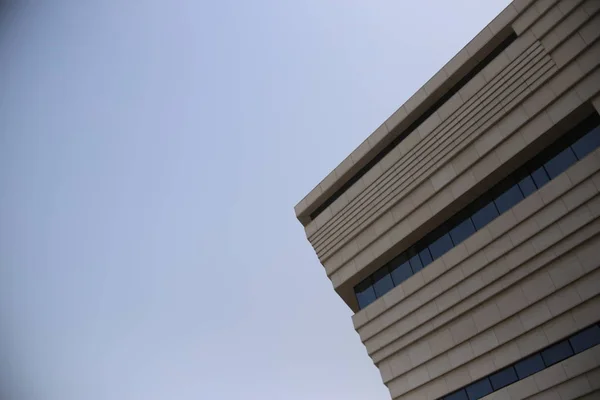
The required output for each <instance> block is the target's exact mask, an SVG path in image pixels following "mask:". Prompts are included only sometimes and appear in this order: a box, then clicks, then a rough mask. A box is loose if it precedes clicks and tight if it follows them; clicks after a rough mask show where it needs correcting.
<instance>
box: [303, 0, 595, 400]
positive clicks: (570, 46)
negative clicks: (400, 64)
mask: <svg viewBox="0 0 600 400" xmlns="http://www.w3.org/2000/svg"><path fill="white" fill-rule="evenodd" d="M506 26H510V27H512V28H513V29H514V31H515V32H516V33H517V34H518V38H517V40H516V41H515V42H514V43H512V44H511V45H510V46H509V47H508V48H507V49H506V50H504V51H503V52H502V53H501V54H500V55H499V56H498V57H497V58H496V59H495V60H494V61H493V62H492V63H491V64H489V65H488V66H487V67H486V68H484V69H483V70H482V71H481V72H480V73H478V74H477V75H476V76H475V77H474V78H473V79H472V80H471V81H470V82H469V83H468V84H467V85H466V86H465V87H463V88H462V89H461V90H460V91H459V92H458V93H456V94H455V95H454V96H452V98H450V99H449V100H448V101H447V102H446V103H445V104H444V105H443V106H442V107H441V108H440V109H438V110H437V111H436V112H435V113H434V114H433V115H432V116H431V117H430V118H428V119H427V120H426V121H425V122H423V123H422V124H421V125H420V126H419V127H418V128H417V129H416V130H415V131H414V132H412V133H410V135H409V136H408V137H407V138H406V139H405V140H404V141H403V142H401V143H400V145H398V146H397V147H396V148H395V149H394V150H393V151H392V152H391V153H389V154H388V155H387V156H386V157H384V158H383V159H382V160H381V161H380V162H379V163H377V164H376V165H375V167H374V168H373V169H372V170H371V171H369V172H368V173H367V174H366V175H365V176H363V177H362V178H361V179H360V180H359V181H357V182H356V183H355V184H354V185H353V186H352V187H351V188H350V189H349V190H348V191H347V192H346V193H345V194H344V195H343V196H342V197H340V198H339V199H338V200H336V201H334V202H333V203H332V204H331V205H330V206H329V207H328V208H327V209H326V210H325V211H324V212H323V213H321V215H319V216H318V217H317V218H316V219H315V220H314V221H310V220H309V219H307V218H306V217H307V213H309V212H310V210H311V209H314V207H315V204H317V203H318V202H319V199H321V200H322V199H323V197H324V196H325V195H326V194H328V193H329V194H330V193H331V191H332V188H336V187H339V186H340V182H343V179H341V177H342V176H344V174H345V173H347V170H349V169H348V168H351V167H350V165H360V162H361V160H364V159H365V157H366V158H368V154H369V151H372V150H373V149H375V148H377V146H378V145H379V144H380V143H384V142H385V140H386V137H387V136H386V135H388V136H389V135H391V133H393V131H394V129H395V127H396V126H399V125H400V124H402V121H403V119H405V118H410V115H411V112H413V111H414V110H417V109H418V107H419V104H421V103H423V104H427V101H428V100H427V96H428V94H430V93H433V92H434V91H435V90H436V89H437V88H443V87H445V86H444V85H446V80H447V77H449V76H452V74H454V73H455V72H456V71H458V70H459V69H460V68H462V67H463V66H465V65H468V64H469V63H473V62H476V61H477V60H476V59H477V57H475V58H473V57H472V56H471V55H473V54H476V50H475V49H481V48H484V47H485V46H487V45H489V41H490V40H496V39H494V35H497V34H498V33H499V32H500V33H501V32H503V29H506ZM457 57H458V58H457V60H460V61H451V62H450V63H449V65H446V66H445V67H444V68H443V69H442V70H441V71H440V72H439V73H438V74H436V76H435V77H434V78H432V80H431V81H430V82H428V83H427V84H426V85H425V86H424V88H423V89H421V90H420V92H421V93H417V94H415V96H413V98H411V99H410V100H409V101H408V102H407V103H406V104H405V105H404V106H403V107H401V109H400V110H399V111H398V112H397V114H395V115H394V116H392V117H390V119H389V120H388V121H386V122H385V123H384V124H383V125H382V127H380V128H379V130H378V131H376V132H375V133H374V134H373V135H371V136H370V137H369V139H368V140H367V141H365V143H367V144H366V145H364V146H363V148H362V149H361V148H360V147H359V149H357V150H356V151H355V152H354V153H353V154H352V155H351V156H349V159H350V160H353V161H352V162H348V161H344V162H343V163H342V164H344V163H346V165H345V166H340V168H342V169H340V170H339V171H338V170H337V169H336V171H337V172H336V171H333V173H332V175H331V176H330V177H329V178H326V179H325V180H324V181H323V182H321V183H320V185H319V186H318V187H317V188H316V189H315V190H313V191H312V192H311V193H309V195H308V196H307V197H306V198H305V199H303V200H302V201H301V202H300V204H299V205H298V206H297V208H296V212H297V215H298V217H299V219H300V220H301V221H302V222H303V224H304V225H305V229H306V233H307V237H308V239H309V241H310V242H311V244H312V246H313V247H314V249H315V252H316V253H317V255H318V256H319V259H320V260H321V262H322V264H323V266H324V267H325V270H326V272H327V275H328V276H329V278H330V279H331V281H332V283H333V286H334V288H335V290H336V291H337V292H338V293H339V294H340V296H341V297H342V299H343V300H344V301H345V302H346V303H347V304H348V305H349V306H350V307H351V308H352V309H353V310H354V311H357V310H358V307H357V304H356V300H355V298H354V293H353V287H354V286H355V285H356V284H357V283H358V282H360V281H361V280H362V279H364V278H365V277H366V276H368V275H369V274H371V273H372V272H374V271H375V270H377V269H378V268H379V267H381V266H382V265H383V264H384V263H385V262H387V261H389V260H390V259H392V258H393V257H395V256H396V255H398V254H399V253H400V252H401V251H403V250H405V249H406V248H408V247H410V246H411V245H413V244H414V243H415V242H416V241H417V240H419V239H420V238H421V237H423V236H424V235H425V234H427V233H428V232H430V231H431V230H432V229H433V228H435V227H436V226H437V225H439V224H440V223H441V222H443V221H445V220H446V219H448V218H449V217H450V216H452V215H453V214H454V213H455V212H456V211H458V210H460V209H461V208H462V207H464V206H465V205H466V204H468V203H469V202H470V201H472V200H474V199H475V198H477V197H478V196H479V195H480V194H481V193H482V192H483V191H485V190H487V189H488V188H490V187H491V186H493V184H494V183H496V182H498V181H499V180H500V179H501V178H503V177H504V176H506V175H508V174H509V173H511V172H512V171H513V170H514V169H515V168H517V167H518V166H519V165H521V164H522V163H523V162H525V161H526V160H528V159H530V158H531V156H532V154H535V152H536V151H538V150H539V149H540V148H542V147H543V146H545V145H546V144H548V143H549V142H550V141H553V140H554V139H555V138H557V137H559V136H560V135H562V134H563V133H565V132H566V130H567V129H568V128H569V127H570V126H572V125H573V124H574V123H576V122H577V121H578V120H580V119H581V118H582V117H584V116H586V115H588V114H589V113H590V112H592V111H593V110H594V107H595V109H596V110H598V111H599V112H600V1H599V0H585V1H579V0H559V1H556V0H536V1H517V2H513V3H512V4H511V5H510V6H509V7H507V9H506V10H505V11H504V12H503V14H502V15H501V16H499V18H498V19H496V20H495V21H493V22H492V23H491V24H490V25H489V26H488V27H487V28H486V29H484V31H482V33H481V34H480V35H478V37H477V38H475V39H474V41H472V42H471V43H470V44H469V45H468V46H467V47H466V48H465V49H463V51H461V53H459V55H457ZM453 60H454V59H453ZM369 140H370V142H369ZM380 147H381V146H380V145H379V148H380ZM340 171H345V172H340ZM311 207H312V208H311ZM599 217H600V149H597V150H595V151H594V152H592V153H591V154H589V155H588V156H587V157H586V158H585V159H583V160H581V161H579V162H577V163H576V164H574V165H572V166H571V167H570V168H569V169H568V170H567V171H566V172H564V173H563V174H561V175H560V176H558V177H557V178H555V179H554V180H552V181H550V182H549V183H548V184H547V185H545V186H543V187H542V188H541V189H539V190H538V191H537V192H535V193H534V194H532V195H531V196H529V197H527V198H526V199H525V200H523V201H521V202H520V203H519V204H517V205H516V206H514V207H513V208H512V209H511V210H509V211H508V212H506V213H504V214H502V215H501V216H499V217H498V218H496V219H495V220H494V221H493V222H491V223H490V224H488V225H487V226H486V227H484V228H483V229H481V230H479V231H478V232H477V233H475V234H474V235H472V236H471V237H469V238H468V239H466V240H465V241H464V242H462V243H461V244H460V245H458V246H457V247H455V248H453V249H452V250H450V251H449V252H447V253H446V254H445V255H444V256H442V257H441V258H439V259H437V260H435V261H434V262H433V263H432V264H430V265H428V266H427V267H425V268H424V269H423V270H421V271H420V272H418V273H416V274H415V275H413V276H412V277H410V278H409V279H408V280H406V281H404V282H403V283H401V284H400V285H399V286H397V287H395V288H394V289H392V290H391V291H390V292H388V293H387V294H385V295H384V296H382V297H381V298H379V299H377V300H376V301H375V302H373V303H372V304H370V305H369V306H367V307H366V308H365V309H363V310H361V311H358V312H357V313H356V314H355V315H354V316H353V323H354V327H355V329H356V330H357V332H358V334H359V336H360V339H361V341H362V342H363V343H364V345H365V347H366V349H367V352H368V354H369V356H370V357H371V358H372V359H373V362H374V363H375V365H376V366H377V367H378V368H379V370H380V372H381V376H382V380H383V382H384V383H385V384H386V385H387V386H388V388H389V390H390V393H391V396H392V398H393V399H396V398H402V399H432V400H434V399H438V398H440V397H442V396H444V395H446V394H448V393H451V392H452V391H454V390H456V389H459V388H461V387H463V386H465V385H466V384H468V383H470V382H473V381H476V380H478V379H480V378H481V377H483V376H487V375H488V374H490V373H492V372H494V371H497V370H499V369H501V368H503V367H505V366H508V365H510V364H512V363H514V362H515V361H517V360H519V359H521V358H522V357H525V356H527V355H528V354H531V353H532V352H535V351H537V350H540V349H542V348H544V347H545V346H547V345H548V344H551V343H554V342H556V341H558V340H560V339H562V338H564V337H566V336H568V335H570V334H572V333H575V332H577V331H578V330H579V329H581V328H584V327H585V326H587V325H589V324H591V323H594V322H598V321H600V269H599V267H600V218H599ZM599 367H600V346H596V347H595V348H592V349H589V350H587V351H585V352H584V353H580V354H578V355H576V356H574V357H571V358H569V359H567V360H565V361H563V362H561V363H559V364H556V365H554V366H552V367H550V368H548V369H546V370H544V371H541V372H539V373H538V374H535V375H533V376H531V377H529V378H527V379H525V380H522V381H519V382H517V383H515V384H513V385H510V386H508V387H507V388H505V389H502V390H500V391H498V392H495V393H493V394H492V395H489V396H488V397H486V399H488V398H489V399H492V398H493V399H507V398H510V399H523V398H560V399H563V400H564V399H571V398H573V399H574V398H584V397H583V396H588V397H589V398H600V394H599V393H598V390H600V379H599V378H600V368H599Z"/></svg>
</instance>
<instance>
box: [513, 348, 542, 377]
mask: <svg viewBox="0 0 600 400" xmlns="http://www.w3.org/2000/svg"><path fill="white" fill-rule="evenodd" d="M544 368H545V366H544V361H543V360H542V356H541V355H540V354H539V353H538V354H534V355H533V356H531V357H527V358H526V359H524V360H521V361H519V362H518V363H517V364H515V369H516V370H517V376H518V377H519V379H523V378H527V377H528V376H529V375H533V374H535V373H536V372H538V371H541V370H543V369H544Z"/></svg>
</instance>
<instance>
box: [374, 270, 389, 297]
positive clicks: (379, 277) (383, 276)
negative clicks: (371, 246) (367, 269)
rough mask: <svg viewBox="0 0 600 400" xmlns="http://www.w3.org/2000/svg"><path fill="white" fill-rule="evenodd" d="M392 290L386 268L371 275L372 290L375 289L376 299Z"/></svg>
mask: <svg viewBox="0 0 600 400" xmlns="http://www.w3.org/2000/svg"><path fill="white" fill-rule="evenodd" d="M393 288H394V284H393V283H392V277H391V276H390V273H389V272H388V269H387V267H383V268H380V269H379V271H377V272H375V273H374V274H373V289H375V296H376V297H378V298H379V297H381V296H383V295H384V294H386V293H387V292H389V291H390V290H392V289H393Z"/></svg>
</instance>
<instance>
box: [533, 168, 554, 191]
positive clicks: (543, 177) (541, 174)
mask: <svg viewBox="0 0 600 400" xmlns="http://www.w3.org/2000/svg"><path fill="white" fill-rule="evenodd" d="M531 177H532V178H533V181H534V182H535V186H537V187H538V189H539V188H541V187H542V186H544V185H545V184H546V183H548V182H549V181H550V178H548V174H547V173H546V170H545V169H544V167H543V166H541V167H539V168H538V169H536V170H535V171H533V172H532V173H531Z"/></svg>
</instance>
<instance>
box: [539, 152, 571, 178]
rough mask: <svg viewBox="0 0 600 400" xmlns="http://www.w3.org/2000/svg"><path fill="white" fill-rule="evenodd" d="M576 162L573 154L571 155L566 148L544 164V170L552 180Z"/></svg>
mask: <svg viewBox="0 0 600 400" xmlns="http://www.w3.org/2000/svg"><path fill="white" fill-rule="evenodd" d="M576 162H577V157H575V153H573V150H571V148H570V147H567V148H566V149H564V150H563V151H561V152H560V153H558V154H557V155H555V156H554V157H552V159H550V161H548V162H547V163H546V164H544V168H546V172H548V176H549V177H550V179H554V178H556V177H557V176H558V175H560V174H562V173H563V172H564V171H566V170H567V168H569V167H570V166H571V165H573V164H575V163H576Z"/></svg>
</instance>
